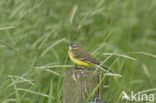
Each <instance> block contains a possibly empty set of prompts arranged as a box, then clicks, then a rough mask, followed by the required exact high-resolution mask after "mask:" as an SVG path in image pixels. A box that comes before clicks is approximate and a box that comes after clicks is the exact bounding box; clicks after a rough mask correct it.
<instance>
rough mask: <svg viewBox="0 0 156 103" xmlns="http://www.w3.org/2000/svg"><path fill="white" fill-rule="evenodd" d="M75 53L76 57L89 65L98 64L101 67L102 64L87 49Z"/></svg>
mask: <svg viewBox="0 0 156 103" xmlns="http://www.w3.org/2000/svg"><path fill="white" fill-rule="evenodd" d="M72 52H74V54H75V55H74V57H75V58H77V59H79V60H82V61H85V62H87V63H89V64H96V65H99V64H100V63H99V62H98V61H97V60H96V59H95V58H94V57H93V56H92V55H91V54H90V53H89V52H88V51H87V50H86V49H85V48H81V49H80V50H76V51H72Z"/></svg>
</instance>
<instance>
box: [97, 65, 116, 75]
mask: <svg viewBox="0 0 156 103" xmlns="http://www.w3.org/2000/svg"><path fill="white" fill-rule="evenodd" d="M96 66H97V67H99V68H101V69H102V70H104V71H106V72H109V73H111V74H115V73H114V72H112V71H111V70H109V69H108V68H106V67H104V66H101V65H96Z"/></svg>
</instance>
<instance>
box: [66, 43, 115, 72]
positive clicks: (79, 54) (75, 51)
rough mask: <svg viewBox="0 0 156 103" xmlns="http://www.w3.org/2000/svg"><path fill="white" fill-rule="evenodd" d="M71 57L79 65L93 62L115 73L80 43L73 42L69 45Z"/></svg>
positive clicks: (87, 64)
mask: <svg viewBox="0 0 156 103" xmlns="http://www.w3.org/2000/svg"><path fill="white" fill-rule="evenodd" d="M68 54H69V57H70V59H71V60H72V61H73V62H74V63H75V64H77V65H81V66H89V65H91V64H94V65H96V66H97V67H100V68H101V69H103V70H105V71H107V72H110V73H111V74H114V73H113V72H112V71H110V70H108V69H107V68H106V67H104V66H101V65H100V62H98V61H97V60H96V59H95V58H93V56H92V55H91V54H90V53H89V52H88V51H87V50H86V49H85V48H83V47H82V46H81V45H80V44H78V43H71V44H70V45H69V52H68Z"/></svg>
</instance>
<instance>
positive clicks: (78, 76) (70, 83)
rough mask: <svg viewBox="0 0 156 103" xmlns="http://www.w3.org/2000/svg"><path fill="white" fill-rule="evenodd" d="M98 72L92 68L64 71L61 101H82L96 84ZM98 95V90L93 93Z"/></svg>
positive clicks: (74, 102) (71, 102)
mask: <svg viewBox="0 0 156 103" xmlns="http://www.w3.org/2000/svg"><path fill="white" fill-rule="evenodd" d="M98 82H99V74H98V73H95V70H93V69H72V70H69V71H66V72H65V73H64V81H63V103H82V101H85V100H86V99H87V98H88V95H89V94H90V93H91V92H92V90H93V89H94V88H95V87H96V86H97V85H98ZM94 96H95V97H98V96H99V91H97V92H96V93H95V95H94Z"/></svg>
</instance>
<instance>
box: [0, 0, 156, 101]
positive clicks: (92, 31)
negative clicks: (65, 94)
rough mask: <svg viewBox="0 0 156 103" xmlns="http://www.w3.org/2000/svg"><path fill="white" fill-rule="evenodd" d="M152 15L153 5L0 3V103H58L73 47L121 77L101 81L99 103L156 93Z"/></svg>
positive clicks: (136, 1) (99, 0) (141, 1)
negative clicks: (76, 45)
mask: <svg viewBox="0 0 156 103" xmlns="http://www.w3.org/2000/svg"><path fill="white" fill-rule="evenodd" d="M155 9H156V0H85V1H82V0H79V1H78V0H57V1H56V0H1V1H0V13H1V16H0V102H2V103H12V102H16V103H62V81H63V78H62V76H63V73H64V71H66V70H68V69H72V68H71V67H72V66H73V64H72V62H71V61H70V60H69V58H68V54H67V52H68V47H67V44H68V43H69V42H71V41H77V42H79V43H81V44H82V45H83V46H84V47H85V48H87V50H89V51H90V52H91V53H92V54H93V55H94V57H96V58H97V59H98V60H99V61H101V62H102V63H103V64H104V65H105V66H106V67H109V68H111V70H112V71H114V72H116V73H119V74H121V75H122V78H114V77H110V76H106V77H105V78H104V80H103V81H102V82H103V83H102V85H104V86H105V89H104V91H102V99H104V100H107V101H109V102H112V103H114V102H115V103H116V102H117V100H120V99H121V94H122V91H126V92H128V93H130V91H134V92H135V93H136V92H138V91H142V90H147V89H152V88H155V86H156V82H155V81H156V75H155V73H156V70H155V67H156V63H155V61H156V60H155V59H156V19H155V17H156V12H155ZM101 72H102V71H101ZM106 87H107V88H106ZM154 92H155V91H152V93H154ZM148 93H149V92H148Z"/></svg>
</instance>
